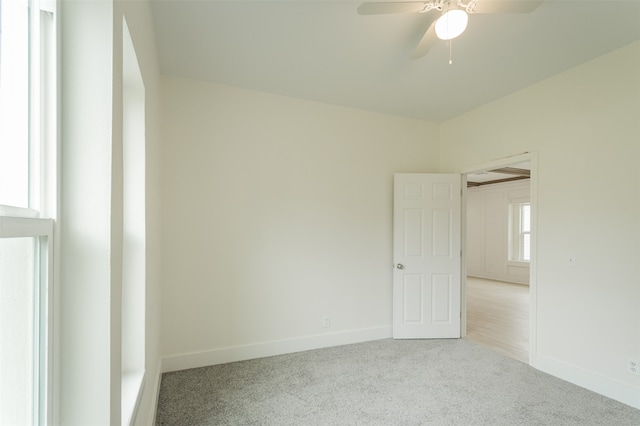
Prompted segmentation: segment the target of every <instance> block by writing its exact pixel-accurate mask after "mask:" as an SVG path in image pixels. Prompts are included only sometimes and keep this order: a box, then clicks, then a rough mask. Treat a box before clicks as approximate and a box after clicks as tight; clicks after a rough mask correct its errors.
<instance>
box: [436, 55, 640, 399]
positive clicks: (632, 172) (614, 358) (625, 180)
mask: <svg viewBox="0 0 640 426" xmlns="http://www.w3.org/2000/svg"><path fill="white" fill-rule="evenodd" d="M639 75H640V43H634V44H632V45H630V46H627V47H625V48H622V49H619V50H617V51H615V52H612V53H610V54H608V55H605V56H603V57H601V58H599V59H596V60H594V61H591V62H589V63H586V64H584V65H582V66H580V67H577V68H575V69H572V70H569V71H567V72H565V73H563V74H560V75H558V76H555V77H553V78H550V79H548V80H546V81H543V82H541V83H539V84H536V85H534V86H532V87H529V88H527V89H525V90H522V91H520V92H518V93H515V94H513V95H511V96H508V97H505V98H503V99H501V100H499V101H496V102H494V103H491V104H488V105H485V106H483V107H481V108H479V109H477V110H475V111H472V112H470V113H468V114H465V115H463V116H460V117H458V118H456V119H453V120H450V121H448V122H446V123H444V124H443V125H442V130H441V164H440V167H441V169H442V170H443V171H449V170H466V169H469V168H470V167H472V166H473V165H476V164H480V163H483V162H489V161H493V160H495V159H499V158H503V157H507V156H510V155H513V154H518V153H521V152H524V151H531V152H533V151H535V152H537V164H538V167H537V172H538V173H537V174H538V178H537V214H538V216H537V253H535V254H534V255H535V256H536V259H537V271H536V275H537V282H535V283H532V290H533V292H534V297H535V298H536V301H537V311H536V312H535V313H534V314H535V315H534V318H537V321H536V323H535V324H534V332H535V340H536V341H537V347H536V348H534V353H533V354H532V360H533V365H534V366H536V367H539V368H541V369H543V370H545V371H548V372H551V373H553V374H556V375H559V376H560V377H563V378H565V379H567V380H570V381H573V382H575V383H578V384H581V385H583V386H586V387H588V388H591V389H594V390H596V391H598V392H601V393H604V394H606V395H609V396H611V397H613V398H617V399H619V400H622V401H624V402H626V403H628V404H631V405H634V406H636V407H638V408H640V377H639V376H634V375H631V374H629V373H628V372H627V368H626V367H627V363H628V359H629V358H635V359H639V358H640V332H639V330H640V280H639V279H638V277H640V220H638V218H639V217H640V190H639V188H640V143H639V140H640V124H639V123H640V78H638V76H639ZM570 256H574V257H575V258H576V260H577V266H575V267H570V266H568V258H569V257H570Z"/></svg>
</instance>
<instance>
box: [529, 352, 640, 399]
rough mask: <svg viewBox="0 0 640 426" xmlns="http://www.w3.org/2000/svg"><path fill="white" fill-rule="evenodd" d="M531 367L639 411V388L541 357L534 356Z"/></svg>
mask: <svg viewBox="0 0 640 426" xmlns="http://www.w3.org/2000/svg"><path fill="white" fill-rule="evenodd" d="M531 365H532V367H534V368H537V369H538V370H540V371H544V372H545V373H548V374H551V375H552V376H556V377H558V378H560V379H562V380H565V381H567V382H570V383H573V384H575V385H578V386H580V387H583V388H585V389H589V390H590V391H593V392H596V393H599V394H600V395H604V396H606V397H608V398H611V399H615V400H616V401H620V402H622V403H623V404H627V405H630V406H631V407H634V408H638V409H640V388H637V387H633V386H630V385H627V384H625V383H621V382H618V381H616V380H613V379H610V378H607V377H603V376H600V375H598V374H595V373H592V372H589V371H586V370H582V369H580V368H578V367H575V366H573V365H569V364H566V363H564V362H561V361H558V360H555V359H553V358H548V357H545V356H542V355H536V356H534V357H533V360H532V364H531Z"/></svg>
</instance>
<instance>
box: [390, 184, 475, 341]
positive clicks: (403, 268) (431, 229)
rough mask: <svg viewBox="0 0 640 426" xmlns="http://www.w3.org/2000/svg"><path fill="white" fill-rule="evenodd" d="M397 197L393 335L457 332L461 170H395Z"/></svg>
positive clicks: (438, 335)
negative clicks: (441, 172) (447, 172)
mask: <svg viewBox="0 0 640 426" xmlns="http://www.w3.org/2000/svg"><path fill="white" fill-rule="evenodd" d="M393 199H394V201H393V258H394V272H393V338H394V339H424V338H458V337H460V312H461V311H460V309H461V307H460V273H461V271H460V267H461V264H460V258H461V251H460V250H461V239H460V237H461V233H460V226H461V222H460V211H461V199H462V195H461V176H460V175H458V174H396V175H394V198H393Z"/></svg>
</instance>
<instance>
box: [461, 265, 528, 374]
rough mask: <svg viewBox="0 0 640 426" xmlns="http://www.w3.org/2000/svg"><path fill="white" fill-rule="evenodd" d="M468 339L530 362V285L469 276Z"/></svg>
mask: <svg viewBox="0 0 640 426" xmlns="http://www.w3.org/2000/svg"><path fill="white" fill-rule="evenodd" d="M467 339H469V340H471V341H474V342H477V343H480V344H482V345H485V346H488V347H490V348H492V349H494V350H495V351H498V352H500V353H502V354H504V355H507V356H509V357H511V358H515V359H517V360H520V361H522V362H525V363H528V362H529V287H528V286H525V285H521V284H511V283H505V282H501V281H491V280H485V279H481V278H474V277H467Z"/></svg>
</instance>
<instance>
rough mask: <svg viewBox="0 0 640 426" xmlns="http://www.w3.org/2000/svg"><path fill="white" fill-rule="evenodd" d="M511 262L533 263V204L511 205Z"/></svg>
mask: <svg viewBox="0 0 640 426" xmlns="http://www.w3.org/2000/svg"><path fill="white" fill-rule="evenodd" d="M509 260H511V261H517V262H530V261H531V204H530V203H528V202H526V203H512V204H510V205H509Z"/></svg>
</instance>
